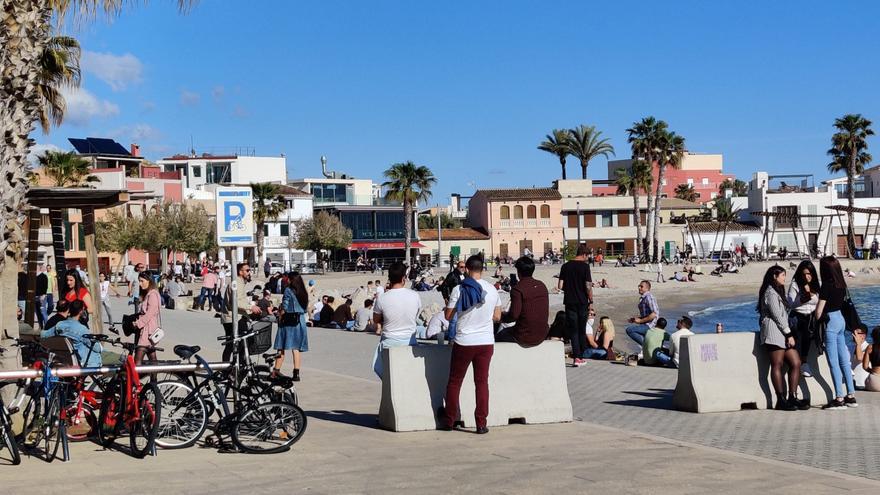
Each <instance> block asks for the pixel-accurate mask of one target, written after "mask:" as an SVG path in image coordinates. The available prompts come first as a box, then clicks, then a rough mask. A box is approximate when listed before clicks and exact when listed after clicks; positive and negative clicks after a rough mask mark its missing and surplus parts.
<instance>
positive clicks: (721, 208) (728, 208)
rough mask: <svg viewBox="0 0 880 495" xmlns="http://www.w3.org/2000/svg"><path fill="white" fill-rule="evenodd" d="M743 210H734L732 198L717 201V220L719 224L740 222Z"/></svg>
mask: <svg viewBox="0 0 880 495" xmlns="http://www.w3.org/2000/svg"><path fill="white" fill-rule="evenodd" d="M741 213H742V208H734V207H733V201H731V200H730V198H718V199H716V200H715V219H716V220H717V221H719V222H735V221H737V220H739V216H740V214H741Z"/></svg>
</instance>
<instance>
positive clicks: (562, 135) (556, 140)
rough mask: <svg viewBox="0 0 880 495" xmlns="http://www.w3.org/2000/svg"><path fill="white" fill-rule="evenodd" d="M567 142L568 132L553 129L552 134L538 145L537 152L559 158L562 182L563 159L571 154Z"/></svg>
mask: <svg viewBox="0 0 880 495" xmlns="http://www.w3.org/2000/svg"><path fill="white" fill-rule="evenodd" d="M568 140H569V135H568V131H566V130H564V129H553V132H552V133H551V134H547V136H546V137H545V138H544V141H542V142H541V144H539V145H538V149H539V150H541V151H546V152H547V153H551V154H554V155H556V156H557V158H559V164H560V165H562V180H565V159H566V157H568V155H570V154H571V148H569V145H568Z"/></svg>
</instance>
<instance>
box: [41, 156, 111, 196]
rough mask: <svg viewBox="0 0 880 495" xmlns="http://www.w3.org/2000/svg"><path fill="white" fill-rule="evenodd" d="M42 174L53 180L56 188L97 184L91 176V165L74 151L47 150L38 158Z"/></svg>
mask: <svg viewBox="0 0 880 495" xmlns="http://www.w3.org/2000/svg"><path fill="white" fill-rule="evenodd" d="M38 160H39V164H40V167H41V170H40V173H41V174H42V175H45V176H46V177H48V178H49V179H51V180H52V185H53V186H55V187H82V186H83V185H84V184H85V183H86V182H97V181H98V178H97V177H95V176H94V175H91V171H92V169H91V164H90V163H89V161H88V160H86V159H85V158H82V157H80V156H78V155H77V154H76V153H75V152H73V151H52V150H47V151H46V152H45V153H43V154H42V155H40V157H39V158H38Z"/></svg>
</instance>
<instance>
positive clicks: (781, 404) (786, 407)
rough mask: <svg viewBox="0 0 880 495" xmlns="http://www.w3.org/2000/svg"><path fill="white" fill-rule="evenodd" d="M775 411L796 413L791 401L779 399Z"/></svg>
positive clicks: (795, 406)
mask: <svg viewBox="0 0 880 495" xmlns="http://www.w3.org/2000/svg"><path fill="white" fill-rule="evenodd" d="M775 409H776V410H777V411H797V405H795V403H794V402H792V401H789V400H786V399H779V400H777V401H776V407H775Z"/></svg>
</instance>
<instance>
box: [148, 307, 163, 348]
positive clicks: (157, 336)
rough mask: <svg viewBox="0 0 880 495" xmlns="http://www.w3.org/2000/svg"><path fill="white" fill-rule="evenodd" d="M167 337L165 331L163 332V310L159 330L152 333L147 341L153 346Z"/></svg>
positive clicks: (160, 315)
mask: <svg viewBox="0 0 880 495" xmlns="http://www.w3.org/2000/svg"><path fill="white" fill-rule="evenodd" d="M164 337H165V330H162V309H161V308H160V309H159V328H157V329H156V331H155V332H153V333H151V334H150V335H149V336H148V337H147V340H149V341H150V343H151V344H153V345H156V344H158V343H159V341H161V340H162V339H163V338H164Z"/></svg>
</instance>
